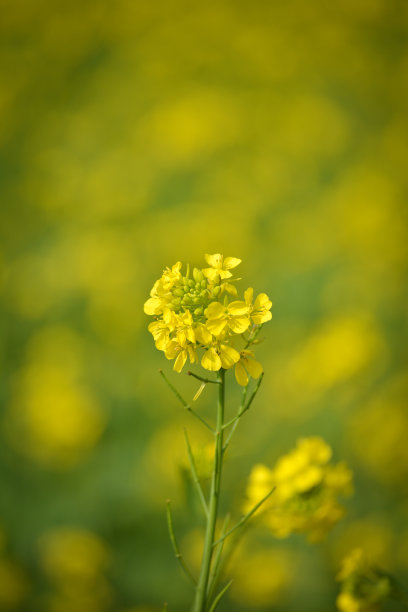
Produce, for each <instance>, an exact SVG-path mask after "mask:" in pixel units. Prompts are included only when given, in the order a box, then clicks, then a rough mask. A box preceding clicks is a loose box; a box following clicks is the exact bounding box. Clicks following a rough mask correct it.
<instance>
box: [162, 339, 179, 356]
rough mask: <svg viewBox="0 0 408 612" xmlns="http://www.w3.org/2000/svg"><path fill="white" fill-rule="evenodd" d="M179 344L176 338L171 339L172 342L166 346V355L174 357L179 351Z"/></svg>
mask: <svg viewBox="0 0 408 612" xmlns="http://www.w3.org/2000/svg"><path fill="white" fill-rule="evenodd" d="M178 350H179V349H178V345H177V342H176V341H175V340H170V342H169V343H168V344H167V346H166V350H165V353H164V354H165V355H166V357H167V359H174V358H175V357H176V356H177V353H178Z"/></svg>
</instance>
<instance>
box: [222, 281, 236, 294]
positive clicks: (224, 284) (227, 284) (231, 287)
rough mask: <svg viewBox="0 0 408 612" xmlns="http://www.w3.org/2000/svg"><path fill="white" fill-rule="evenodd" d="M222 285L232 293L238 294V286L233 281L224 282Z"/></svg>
mask: <svg viewBox="0 0 408 612" xmlns="http://www.w3.org/2000/svg"><path fill="white" fill-rule="evenodd" d="M222 287H223V288H224V290H225V291H227V292H228V293H229V294H230V295H233V296H235V297H236V296H237V288H236V286H235V285H233V284H232V283H223V284H222Z"/></svg>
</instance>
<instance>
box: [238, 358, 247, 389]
mask: <svg viewBox="0 0 408 612" xmlns="http://www.w3.org/2000/svg"><path fill="white" fill-rule="evenodd" d="M235 378H236V379H237V383H238V384H239V385H241V387H246V386H247V384H248V374H247V373H246V372H245V368H244V366H243V365H242V363H241V362H240V361H239V362H238V363H237V365H236V366H235Z"/></svg>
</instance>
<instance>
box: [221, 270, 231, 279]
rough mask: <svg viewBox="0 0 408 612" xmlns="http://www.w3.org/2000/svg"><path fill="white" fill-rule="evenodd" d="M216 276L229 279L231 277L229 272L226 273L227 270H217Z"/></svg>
mask: <svg viewBox="0 0 408 612" xmlns="http://www.w3.org/2000/svg"><path fill="white" fill-rule="evenodd" d="M217 274H219V276H220V278H231V276H232V274H231V272H228V270H222V269H221V268H220V269H219V270H217Z"/></svg>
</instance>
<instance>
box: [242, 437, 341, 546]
mask: <svg viewBox="0 0 408 612" xmlns="http://www.w3.org/2000/svg"><path fill="white" fill-rule="evenodd" d="M331 455H332V451H331V448H330V447H329V446H328V445H327V444H326V443H325V442H324V440H322V439H321V438H319V437H310V438H303V439H300V440H298V442H297V445H296V448H295V449H294V450H292V451H291V452H290V453H288V454H287V455H284V456H283V457H281V458H280V459H279V460H278V461H277V463H276V465H275V467H274V469H272V470H271V469H269V468H268V467H266V466H265V465H260V464H259V465H256V466H255V467H254V468H253V469H252V472H251V475H250V479H249V484H248V488H247V499H248V501H247V506H246V510H247V511H248V510H249V509H250V508H251V507H253V506H254V505H255V504H256V503H257V502H258V501H259V500H260V499H262V497H264V496H265V495H266V494H267V493H268V491H270V490H271V489H272V488H273V487H275V490H274V492H273V494H272V495H271V497H270V498H269V500H268V502H267V503H266V504H265V510H264V512H263V515H262V516H263V521H264V522H265V524H266V525H267V526H268V527H269V528H270V529H271V531H272V532H273V534H274V535H275V536H277V537H279V538H284V537H287V536H288V535H290V534H291V533H295V532H296V533H301V532H305V533H307V534H308V537H309V539H310V540H319V539H321V538H322V537H323V536H324V535H325V534H326V532H327V531H328V530H329V529H330V528H331V527H333V525H335V524H336V523H337V522H338V521H339V520H340V519H341V518H342V516H343V514H344V508H343V507H342V506H341V505H340V504H339V502H338V501H337V496H338V495H344V494H349V493H351V489H352V473H351V472H350V470H349V469H348V468H347V467H346V465H345V464H344V463H338V464H335V465H333V464H330V463H329V461H330V458H331Z"/></svg>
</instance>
